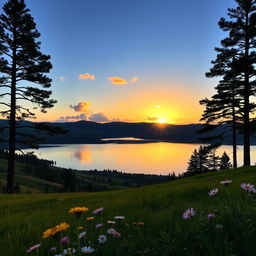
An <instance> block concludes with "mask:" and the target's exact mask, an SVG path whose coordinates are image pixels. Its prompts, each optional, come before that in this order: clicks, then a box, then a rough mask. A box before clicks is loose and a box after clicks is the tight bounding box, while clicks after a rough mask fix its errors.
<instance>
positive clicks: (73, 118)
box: [57, 113, 87, 122]
mask: <svg viewBox="0 0 256 256" xmlns="http://www.w3.org/2000/svg"><path fill="white" fill-rule="evenodd" d="M78 120H87V116H86V115H85V114H84V113H82V114H80V115H76V116H61V117H60V118H59V119H58V120H57V121H60V122H69V121H78Z"/></svg>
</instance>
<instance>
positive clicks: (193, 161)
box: [187, 149, 199, 175]
mask: <svg viewBox="0 0 256 256" xmlns="http://www.w3.org/2000/svg"><path fill="white" fill-rule="evenodd" d="M198 169H199V158H198V152H197V150H196V149H195V150H194V151H193V153H192V155H191V157H190V159H189V161H188V168H187V171H188V173H189V174H190V175H193V174H196V173H198Z"/></svg>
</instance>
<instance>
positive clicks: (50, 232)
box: [43, 222, 69, 238]
mask: <svg viewBox="0 0 256 256" xmlns="http://www.w3.org/2000/svg"><path fill="white" fill-rule="evenodd" d="M67 228H69V224H67V223H65V222H63V223H60V224H59V225H57V226H55V227H54V228H49V229H47V230H45V231H44V232H43V238H47V237H49V236H54V235H56V234H58V233H60V232H61V231H64V230H66V229H67Z"/></svg>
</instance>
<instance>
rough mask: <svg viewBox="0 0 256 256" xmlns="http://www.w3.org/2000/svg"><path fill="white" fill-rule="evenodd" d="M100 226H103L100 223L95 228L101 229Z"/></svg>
mask: <svg viewBox="0 0 256 256" xmlns="http://www.w3.org/2000/svg"><path fill="white" fill-rule="evenodd" d="M102 226H103V224H101V223H100V224H97V225H96V226H95V227H96V228H101V227H102Z"/></svg>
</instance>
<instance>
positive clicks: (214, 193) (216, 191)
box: [208, 188, 219, 196]
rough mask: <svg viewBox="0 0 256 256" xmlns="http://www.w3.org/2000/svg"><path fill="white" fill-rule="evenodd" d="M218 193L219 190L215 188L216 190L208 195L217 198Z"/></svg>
mask: <svg viewBox="0 0 256 256" xmlns="http://www.w3.org/2000/svg"><path fill="white" fill-rule="evenodd" d="M218 192H219V190H218V189H217V188H214V189H212V190H211V191H210V192H209V193H208V195H209V196H215V195H216V194H217V193H218Z"/></svg>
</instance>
